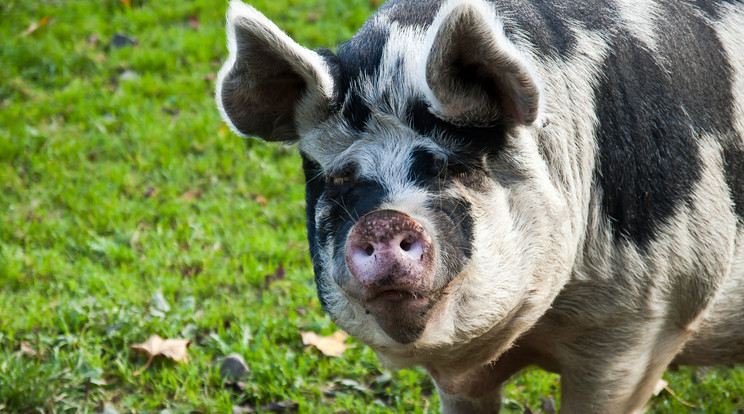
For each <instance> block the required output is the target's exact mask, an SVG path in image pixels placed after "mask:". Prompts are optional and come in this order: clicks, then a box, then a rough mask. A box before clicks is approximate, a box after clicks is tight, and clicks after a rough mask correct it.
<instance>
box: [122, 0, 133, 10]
mask: <svg viewBox="0 0 744 414" xmlns="http://www.w3.org/2000/svg"><path fill="white" fill-rule="evenodd" d="M119 2H121V5H122V6H124V7H126V8H128V9H131V8H132V0H119Z"/></svg>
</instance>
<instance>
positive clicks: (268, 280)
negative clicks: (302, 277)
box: [264, 265, 287, 289]
mask: <svg viewBox="0 0 744 414" xmlns="http://www.w3.org/2000/svg"><path fill="white" fill-rule="evenodd" d="M286 274H287V272H286V271H285V270H284V266H282V265H279V267H277V268H276V270H275V271H274V273H272V274H270V275H266V277H265V278H264V289H268V287H269V286H270V285H271V284H272V283H274V282H276V281H277V280H284V276H285V275H286Z"/></svg>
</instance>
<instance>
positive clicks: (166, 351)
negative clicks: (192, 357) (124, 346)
mask: <svg viewBox="0 0 744 414" xmlns="http://www.w3.org/2000/svg"><path fill="white" fill-rule="evenodd" d="M190 343H191V341H190V340H188V339H163V338H161V337H160V336H158V335H153V336H151V337H150V339H148V340H147V342H145V343H142V344H135V345H131V346H130V348H131V349H133V350H135V351H136V352H139V353H140V354H142V355H145V356H146V357H147V358H148V359H147V363H146V364H145V366H144V367H142V369H141V370H139V371H137V372H135V373H134V375H140V374H141V373H143V372H144V371H145V370H146V369H147V368H148V367H149V366H150V364H151V363H152V360H153V359H154V358H155V357H156V356H158V355H163V356H165V357H168V358H170V359H172V360H174V361H177V362H185V363H188V362H189V357H188V355H187V353H186V348H188V346H189V344H190Z"/></svg>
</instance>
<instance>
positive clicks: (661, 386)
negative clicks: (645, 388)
mask: <svg viewBox="0 0 744 414" xmlns="http://www.w3.org/2000/svg"><path fill="white" fill-rule="evenodd" d="M663 390H666V392H668V393H669V394H671V395H672V397H674V399H675V400H677V401H678V402H679V403H680V404H682V405H684V406H686V407H690V408H698V406H697V405H695V404H693V403H691V402H688V401H685V400H683V399H682V397H680V396H679V395H677V393H676V392H674V390H672V389H671V388H669V383H668V382H666V381H664V380H663V379H660V380H659V382H657V383H656V387H654V395H659V393H661V391H663Z"/></svg>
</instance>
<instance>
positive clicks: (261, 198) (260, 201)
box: [256, 194, 269, 207]
mask: <svg viewBox="0 0 744 414" xmlns="http://www.w3.org/2000/svg"><path fill="white" fill-rule="evenodd" d="M256 203H257V204H258V205H259V206H262V207H266V206H268V205H269V202H268V201H266V197H264V196H262V195H260V194H259V195H257V196H256Z"/></svg>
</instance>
